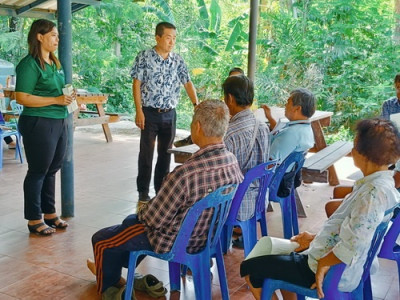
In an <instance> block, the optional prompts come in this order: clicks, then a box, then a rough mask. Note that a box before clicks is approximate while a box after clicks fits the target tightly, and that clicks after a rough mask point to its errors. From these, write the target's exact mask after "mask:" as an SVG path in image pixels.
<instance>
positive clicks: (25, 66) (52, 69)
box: [15, 55, 68, 119]
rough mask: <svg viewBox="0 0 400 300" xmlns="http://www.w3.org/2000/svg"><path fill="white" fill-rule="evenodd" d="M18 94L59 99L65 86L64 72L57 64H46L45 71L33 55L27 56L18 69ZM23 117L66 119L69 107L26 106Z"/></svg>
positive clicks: (16, 87)
mask: <svg viewBox="0 0 400 300" xmlns="http://www.w3.org/2000/svg"><path fill="white" fill-rule="evenodd" d="M16 71H17V82H16V86H15V91H16V92H23V93H27V94H31V95H35V96H41V97H58V96H60V95H62V94H63V92H62V88H63V87H64V85H65V77H64V71H63V70H62V69H60V70H57V66H56V64H53V65H49V64H47V63H46V64H45V69H44V70H43V69H42V68H41V67H40V64H39V62H38V61H36V60H35V59H34V58H33V57H32V56H31V55H27V56H25V57H24V58H23V59H22V60H21V61H20V63H19V64H18V66H17V68H16ZM22 115H25V116H34V117H45V118H53V119H64V118H66V117H67V116H68V111H67V107H66V106H63V105H48V106H42V107H28V106H24V110H23V112H22Z"/></svg>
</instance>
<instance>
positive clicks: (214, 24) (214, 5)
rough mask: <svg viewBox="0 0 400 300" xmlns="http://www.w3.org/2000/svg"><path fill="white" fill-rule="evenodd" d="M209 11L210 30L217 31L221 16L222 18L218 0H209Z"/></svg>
mask: <svg viewBox="0 0 400 300" xmlns="http://www.w3.org/2000/svg"><path fill="white" fill-rule="evenodd" d="M210 13H211V24H210V30H211V31H214V32H218V31H219V28H220V26H221V18H222V12H221V7H220V6H219V4H218V0H212V1H211V6H210Z"/></svg>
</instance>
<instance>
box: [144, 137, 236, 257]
mask: <svg viewBox="0 0 400 300" xmlns="http://www.w3.org/2000/svg"><path fill="white" fill-rule="evenodd" d="M242 180H243V176H242V173H241V172H240V169H239V165H238V163H237V160H236V158H235V156H234V155H233V154H232V153H230V152H229V151H227V150H226V148H225V146H224V145H223V144H213V145H209V146H207V147H205V148H203V149H200V150H199V151H197V152H196V153H194V154H193V156H192V157H191V158H190V159H188V160H187V161H186V162H185V163H184V164H183V165H181V166H178V167H177V168H175V170H174V171H172V172H171V173H169V174H168V175H167V177H166V178H165V179H164V181H163V184H162V186H161V189H160V191H159V192H158V194H157V196H156V197H154V198H153V199H152V200H151V201H150V202H149V203H148V204H147V206H146V207H144V208H143V209H142V210H141V211H140V212H139V213H138V216H139V220H140V221H141V222H143V223H144V224H145V226H146V227H145V230H146V233H147V237H148V238H149V241H150V244H151V245H152V247H153V250H154V251H155V252H156V253H165V252H168V251H170V250H171V248H172V245H173V244H174V241H175V239H176V236H177V234H178V232H179V229H180V226H181V223H182V221H183V219H184V218H185V216H186V214H187V212H188V210H189V209H190V208H191V207H192V206H193V205H194V204H195V203H196V202H197V201H199V200H200V199H202V198H204V197H205V196H207V195H208V194H209V193H211V192H213V191H215V190H216V189H217V188H219V187H221V186H224V185H226V184H231V183H240V182H241V181H242ZM211 217H212V211H211V210H209V211H205V212H204V213H203V214H202V215H201V216H200V218H199V220H198V222H197V224H196V226H195V228H194V230H193V233H192V237H191V239H190V241H189V245H188V247H187V251H188V252H189V253H195V252H198V251H199V250H201V249H202V248H203V247H204V245H205V243H206V240H207V231H208V224H209V222H210V221H211Z"/></svg>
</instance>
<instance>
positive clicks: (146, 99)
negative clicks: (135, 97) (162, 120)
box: [130, 48, 190, 109]
mask: <svg viewBox="0 0 400 300" xmlns="http://www.w3.org/2000/svg"><path fill="white" fill-rule="evenodd" d="M130 74H131V77H132V79H137V80H139V81H141V85H140V93H141V98H142V105H143V106H145V107H153V108H162V109H166V108H175V107H176V105H177V104H178V100H179V94H180V90H181V84H186V83H188V82H189V81H190V76H189V72H188V69H187V67H186V64H185V62H184V61H183V59H182V57H181V56H180V55H178V54H176V53H172V52H171V53H169V55H168V58H167V59H164V58H162V57H161V56H160V55H159V54H158V53H157V52H156V50H155V49H154V48H152V49H148V50H144V51H142V52H140V53H139V54H138V56H136V59H135V63H134V64H133V67H132V69H131V73H130Z"/></svg>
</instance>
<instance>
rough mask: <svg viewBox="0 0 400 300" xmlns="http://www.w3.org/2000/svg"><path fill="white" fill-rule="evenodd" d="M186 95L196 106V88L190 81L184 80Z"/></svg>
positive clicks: (197, 102) (197, 101)
mask: <svg viewBox="0 0 400 300" xmlns="http://www.w3.org/2000/svg"><path fill="white" fill-rule="evenodd" d="M183 86H184V87H185V90H186V93H187V95H188V96H189V98H190V100H191V101H192V103H193V105H194V106H196V105H197V104H199V100H198V99H197V94H196V89H195V88H194V85H193V83H192V82H191V81H188V82H186V83H185V84H184V85H183Z"/></svg>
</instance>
